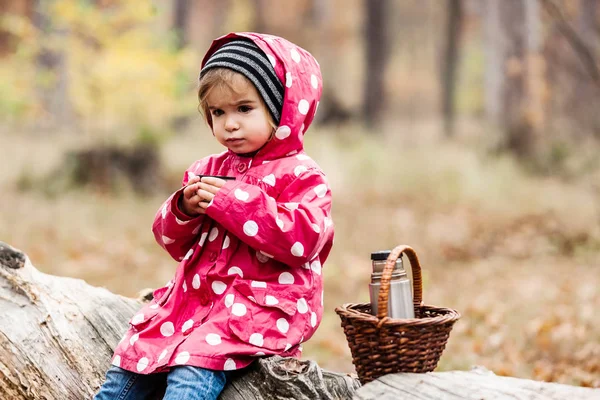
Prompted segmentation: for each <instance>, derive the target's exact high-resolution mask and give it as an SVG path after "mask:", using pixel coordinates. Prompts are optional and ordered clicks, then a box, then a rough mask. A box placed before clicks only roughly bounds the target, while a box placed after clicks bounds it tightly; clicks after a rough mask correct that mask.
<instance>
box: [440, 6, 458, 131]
mask: <svg viewBox="0 0 600 400" xmlns="http://www.w3.org/2000/svg"><path fill="white" fill-rule="evenodd" d="M446 4H447V5H446V31H445V32H444V34H445V42H446V43H445V46H446V47H445V49H444V50H445V51H444V56H443V58H444V59H443V60H442V62H441V63H440V65H441V66H442V70H441V84H442V113H443V115H444V130H445V132H446V135H447V136H452V135H453V133H454V113H455V110H454V93H455V89H456V66H457V62H458V58H459V42H460V32H461V30H462V24H463V5H462V0H447V2H446Z"/></svg>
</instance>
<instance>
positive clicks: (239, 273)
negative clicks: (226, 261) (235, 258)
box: [227, 267, 244, 278]
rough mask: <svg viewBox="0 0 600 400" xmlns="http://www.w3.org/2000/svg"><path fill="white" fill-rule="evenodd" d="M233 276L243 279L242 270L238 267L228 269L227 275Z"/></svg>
mask: <svg viewBox="0 0 600 400" xmlns="http://www.w3.org/2000/svg"><path fill="white" fill-rule="evenodd" d="M233 274H238V275H239V276H241V277H242V278H243V277H244V273H243V272H242V269H241V268H240V267H231V268H229V270H227V275H233Z"/></svg>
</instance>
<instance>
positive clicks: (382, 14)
mask: <svg viewBox="0 0 600 400" xmlns="http://www.w3.org/2000/svg"><path fill="white" fill-rule="evenodd" d="M388 5H389V4H388V0H364V3H363V6H364V8H365V15H366V20H365V25H364V26H365V27H364V32H365V46H366V51H365V73H366V76H365V87H364V98H363V110H364V111H363V113H364V118H365V122H366V124H367V126H370V127H374V126H377V125H379V124H380V120H381V117H382V116H383V114H384V111H385V110H384V108H385V104H386V96H385V94H386V93H385V90H384V87H383V82H384V75H385V65H386V63H387V60H388V58H389V57H388V53H389V51H390V46H389V42H388V38H387V30H388V26H387V23H386V17H387V12H388Z"/></svg>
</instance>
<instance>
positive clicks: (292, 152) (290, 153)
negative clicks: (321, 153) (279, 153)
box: [286, 150, 298, 156]
mask: <svg viewBox="0 0 600 400" xmlns="http://www.w3.org/2000/svg"><path fill="white" fill-rule="evenodd" d="M296 153H298V150H292V151H290V152H289V153H287V154H286V156H293V155H294V154H296Z"/></svg>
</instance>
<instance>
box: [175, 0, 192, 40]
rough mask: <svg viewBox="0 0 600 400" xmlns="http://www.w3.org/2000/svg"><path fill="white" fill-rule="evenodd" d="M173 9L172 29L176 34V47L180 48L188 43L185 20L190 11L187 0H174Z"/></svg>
mask: <svg viewBox="0 0 600 400" xmlns="http://www.w3.org/2000/svg"><path fill="white" fill-rule="evenodd" d="M174 7H175V9H174V10H173V29H174V30H175V33H176V35H177V48H179V49H181V48H183V47H185V46H186V45H187V43H188V36H187V34H188V32H187V21H188V15H189V13H190V3H189V0H175V6H174Z"/></svg>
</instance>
